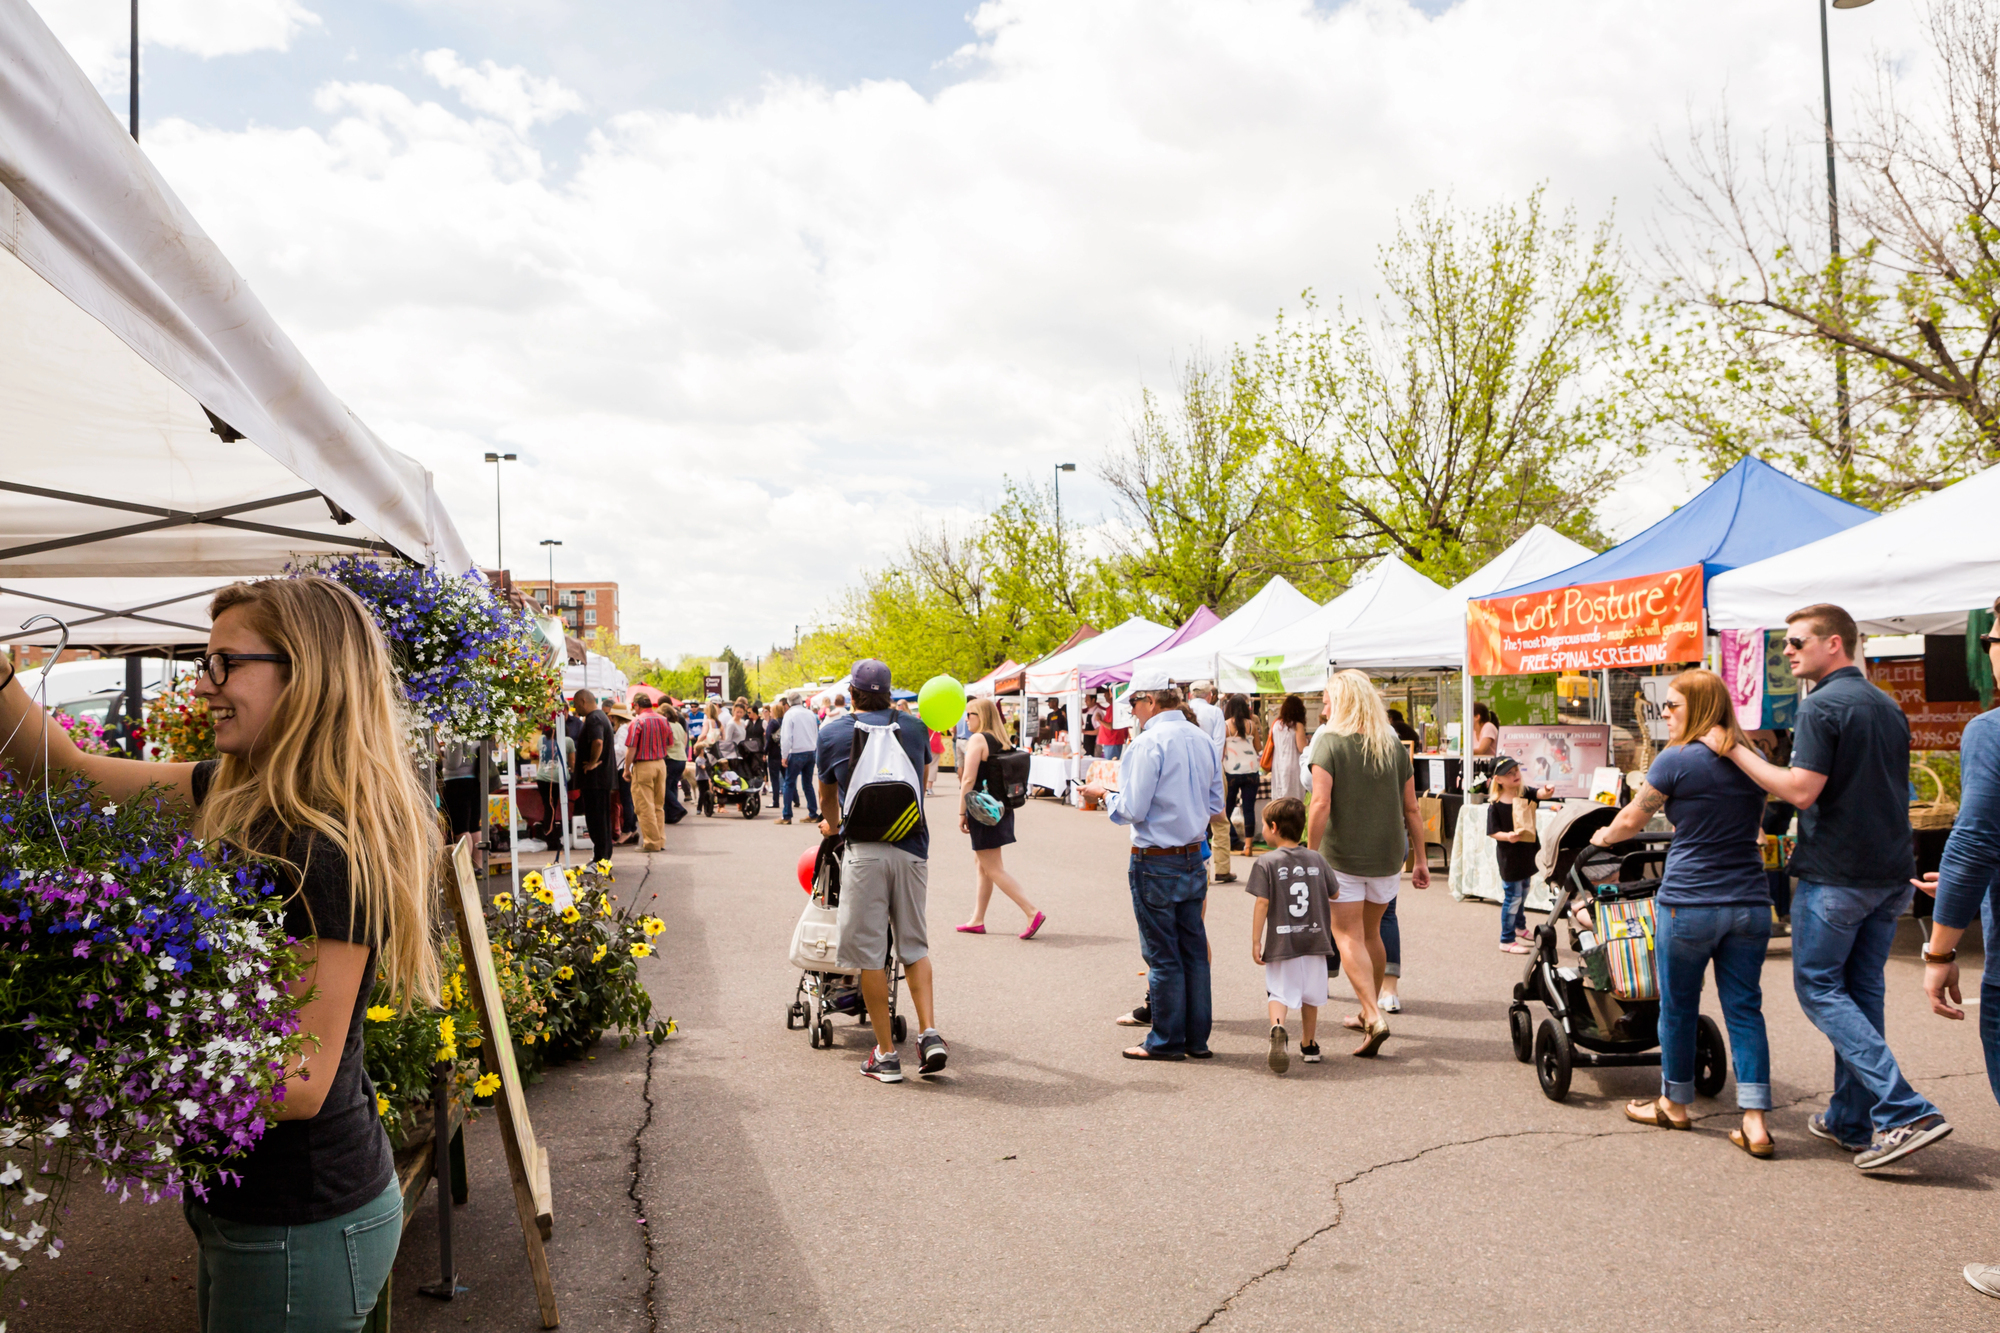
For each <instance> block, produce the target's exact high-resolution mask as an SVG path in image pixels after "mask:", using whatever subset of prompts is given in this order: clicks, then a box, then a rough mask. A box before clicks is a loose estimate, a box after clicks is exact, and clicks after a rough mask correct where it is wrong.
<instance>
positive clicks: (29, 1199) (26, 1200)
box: [10, 1163, 49, 1208]
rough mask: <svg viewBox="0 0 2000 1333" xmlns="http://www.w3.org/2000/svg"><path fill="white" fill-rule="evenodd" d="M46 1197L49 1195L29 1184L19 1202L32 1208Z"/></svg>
mask: <svg viewBox="0 0 2000 1333" xmlns="http://www.w3.org/2000/svg"><path fill="white" fill-rule="evenodd" d="M10 1165H11V1163H10ZM48 1197H49V1196H48V1195H46V1194H44V1193H42V1192H41V1191H40V1190H38V1189H36V1188H35V1187H34V1186H32V1185H30V1186H29V1187H28V1192H27V1193H26V1194H23V1195H22V1196H21V1204H22V1206H23V1207H27V1208H33V1207H34V1206H35V1205H36V1204H38V1203H40V1202H41V1201H42V1200H44V1199H46V1198H48Z"/></svg>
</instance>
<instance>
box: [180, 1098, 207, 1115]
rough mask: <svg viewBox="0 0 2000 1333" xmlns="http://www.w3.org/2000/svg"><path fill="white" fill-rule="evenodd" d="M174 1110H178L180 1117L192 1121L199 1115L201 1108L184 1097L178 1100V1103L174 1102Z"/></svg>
mask: <svg viewBox="0 0 2000 1333" xmlns="http://www.w3.org/2000/svg"><path fill="white" fill-rule="evenodd" d="M175 1108H176V1109H177V1110H179V1111H180V1113H181V1114H182V1115H184V1116H186V1117H187V1118H188V1119H190V1120H192V1119H194V1118H195V1117H196V1116H198V1115H200V1114H201V1107H200V1106H199V1105H198V1104H196V1103H195V1102H193V1101H192V1100H190V1099H188V1098H186V1097H183V1098H181V1099H180V1101H178V1102H176V1103H175Z"/></svg>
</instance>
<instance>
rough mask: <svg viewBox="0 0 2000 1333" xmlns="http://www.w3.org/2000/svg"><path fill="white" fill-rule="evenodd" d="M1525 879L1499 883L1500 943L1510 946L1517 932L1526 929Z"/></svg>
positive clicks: (1526, 887) (1526, 896)
mask: <svg viewBox="0 0 2000 1333" xmlns="http://www.w3.org/2000/svg"><path fill="white" fill-rule="evenodd" d="M1529 883H1530V881H1528V880H1525V879H1503V880H1501V881H1500V942H1501V943H1502V944H1512V943H1513V942H1514V935H1515V934H1516V932H1518V931H1523V930H1526V929H1527V928H1528V885H1529Z"/></svg>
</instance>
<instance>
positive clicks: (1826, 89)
mask: <svg viewBox="0 0 2000 1333" xmlns="http://www.w3.org/2000/svg"><path fill="white" fill-rule="evenodd" d="M1870 3H1872V0H1833V7H1834V8H1835V9H1859V8H1861V7H1862V6H1863V5H1866V4H1870ZM1826 5H1827V0H1819V79H1820V90H1821V92H1822V93H1823V94H1824V96H1825V99H1826V231H1827V243H1828V246H1829V247H1830V249H1829V253H1830V254H1831V256H1832V263H1833V270H1834V273H1833V284H1834V293H1835V297H1836V300H1835V307H1836V309H1841V310H1842V311H1843V313H1844V303H1842V302H1841V301H1839V300H1838V296H1839V292H1840V287H1841V281H1840V184H1839V181H1838V180H1837V178H1836V177H1835V174H1834V166H1833V154H1834V150H1833V55H1832V50H1831V43H1830V41H1829V38H1828V36H1827V21H1826ZM1833 393H1834V404H1835V407H1836V409H1837V410H1838V412H1839V417H1840V473H1841V477H1842V479H1843V481H1844V480H1845V479H1847V477H1848V476H1849V475H1850V474H1851V473H1852V471H1853V468H1854V445H1853V442H1852V440H1851V438H1850V435H1851V431H1850V427H1851V425H1852V416H1851V413H1850V410H1849V404H1848V394H1847V349H1846V348H1845V347H1842V346H1840V345H1839V344H1837V343H1836V344H1835V345H1834V349H1833Z"/></svg>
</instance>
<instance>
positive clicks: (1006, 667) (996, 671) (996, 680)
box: [965, 657, 1021, 699]
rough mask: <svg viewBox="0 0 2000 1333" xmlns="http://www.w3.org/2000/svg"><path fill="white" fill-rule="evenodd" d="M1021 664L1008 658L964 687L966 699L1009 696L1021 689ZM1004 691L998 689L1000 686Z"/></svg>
mask: <svg viewBox="0 0 2000 1333" xmlns="http://www.w3.org/2000/svg"><path fill="white" fill-rule="evenodd" d="M1020 680H1021V664H1020V663H1019V662H1016V661H1015V660H1014V659H1013V658H1011V657H1010V658H1008V659H1007V660H1006V661H1004V662H1002V663H1001V664H1000V665H999V666H997V667H994V668H993V669H992V670H991V671H989V672H987V673H986V674H985V675H983V676H981V677H980V678H979V679H978V680H975V681H973V682H972V683H971V684H970V685H968V686H966V687H965V693H966V695H967V697H969V698H973V699H979V698H990V697H991V696H993V695H994V694H996V693H998V694H1011V693H1013V692H1014V691H1015V690H1018V689H1019V688H1021V685H1020ZM1003 685H1004V686H1005V687H1006V688H1005V689H1000V688H999V687H1000V686H1003Z"/></svg>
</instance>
